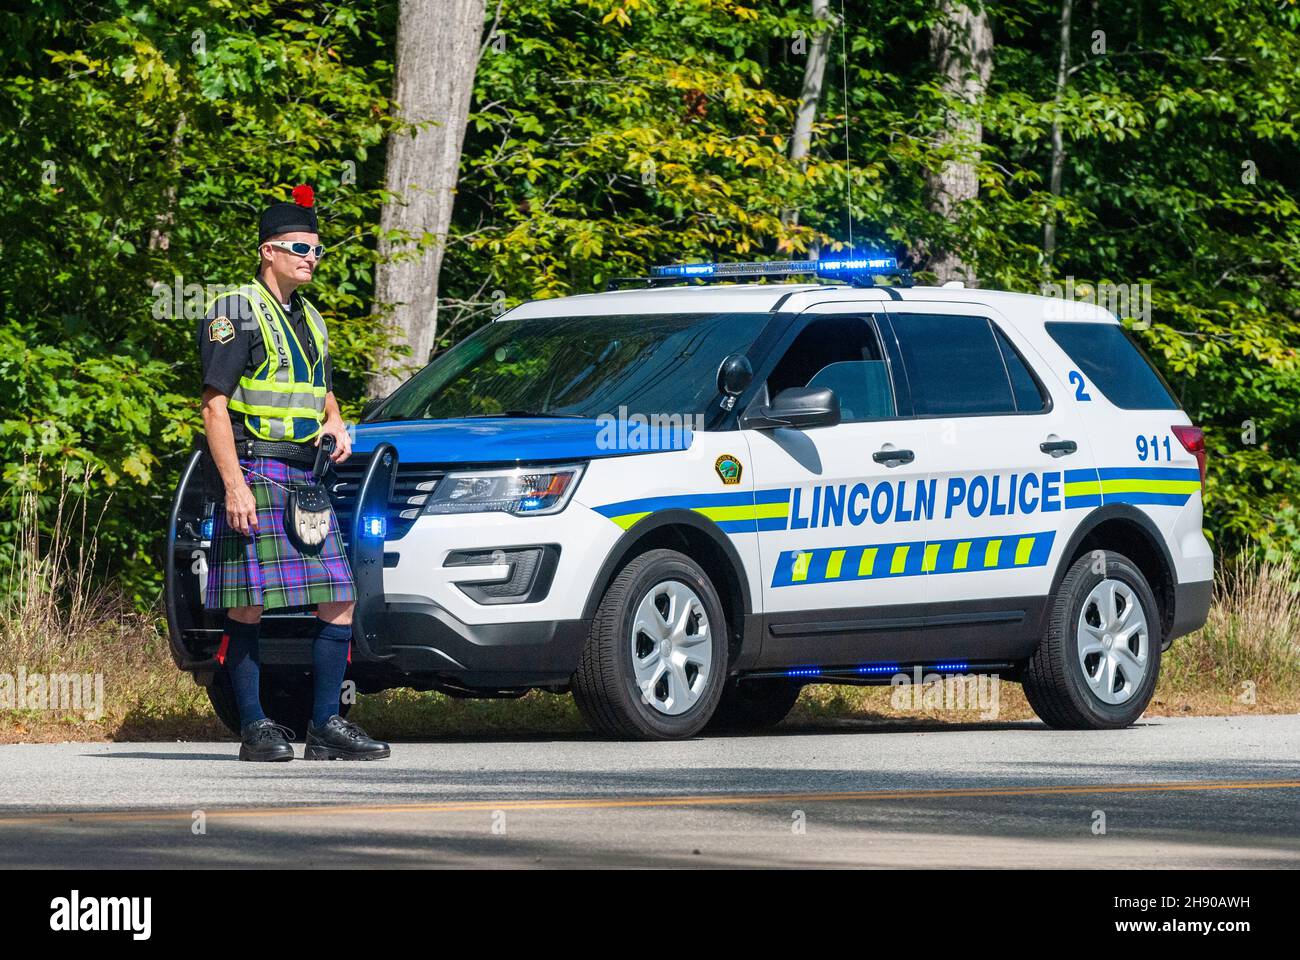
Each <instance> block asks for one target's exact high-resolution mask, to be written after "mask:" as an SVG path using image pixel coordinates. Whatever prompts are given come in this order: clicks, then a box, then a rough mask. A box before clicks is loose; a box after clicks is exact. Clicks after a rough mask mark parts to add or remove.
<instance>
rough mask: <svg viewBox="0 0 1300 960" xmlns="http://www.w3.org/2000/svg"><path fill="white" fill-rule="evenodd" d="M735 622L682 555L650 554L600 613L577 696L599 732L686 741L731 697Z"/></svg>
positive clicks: (617, 585)
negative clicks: (730, 626) (727, 693)
mask: <svg viewBox="0 0 1300 960" xmlns="http://www.w3.org/2000/svg"><path fill="white" fill-rule="evenodd" d="M727 636H728V632H727V621H726V617H725V616H724V615H723V612H722V603H721V601H720V600H719V599H718V594H717V591H716V590H714V588H713V584H712V583H711V582H710V580H709V577H708V575H707V574H706V573H705V572H704V570H703V569H701V568H700V566H699V565H698V564H697V563H696V562H695V561H694V560H692V559H690V558H689V557H687V556H685V555H684V554H681V553H678V552H676V551H675V550H649V551H647V552H646V553H643V554H641V555H640V556H639V557H636V558H635V559H633V560H632V561H631V562H630V563H628V565H627V566H625V567H624V568H623V569H622V570H621V571H620V572H619V574H618V576H616V577H615V578H614V582H613V583H611V584H610V585H609V589H608V590H606V591H605V596H604V598H603V599H602V600H601V602H600V607H599V608H598V609H597V611H596V617H595V619H594V620H593V621H592V624H591V632H590V633H589V634H588V636H587V643H586V646H585V647H584V648H583V651H582V658H581V659H580V660H579V662H578V669H577V671H576V672H575V673H574V674H573V697H574V700H576V701H577V704H578V709H579V710H580V711H581V713H582V715H583V717H584V718H585V719H586V720H587V722H588V723H589V724H590V725H591V726H592V727H593V728H594V729H595V730H596V731H597V732H599V733H602V734H605V735H606V736H610V737H616V738H618V739H622V740H679V739H683V738H686V737H692V736H694V735H695V734H697V733H699V732H700V730H701V729H703V727H704V725H705V724H706V723H707V722H708V721H709V718H710V717H711V716H712V715H713V711H714V709H715V708H716V707H717V705H718V698H719V697H721V696H722V687H723V684H724V681H725V679H726V673H727Z"/></svg>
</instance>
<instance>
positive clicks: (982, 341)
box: [891, 313, 1043, 417]
mask: <svg viewBox="0 0 1300 960" xmlns="http://www.w3.org/2000/svg"><path fill="white" fill-rule="evenodd" d="M891 319H892V321H893V324H894V331H895V333H897V334H898V347H899V350H900V351H901V352H902V355H903V365H904V367H906V369H907V380H908V384H909V385H910V386H911V388H912V407H913V412H914V413H915V414H916V415H917V416H918V417H934V416H958V417H959V416H977V415H981V414H984V415H987V414H1005V413H1016V412H1017V406H1016V395H1015V393H1014V392H1013V391H1012V389H1011V380H1010V379H1009V377H1008V373H1007V371H1008V367H1009V364H1008V362H1007V361H1005V360H1004V359H1003V355H1002V348H1001V347H1000V346H999V344H998V339H997V336H995V335H994V332H993V328H992V326H991V325H990V324H989V321H988V320H987V319H986V318H984V317H954V316H939V315H933V314H917V313H903V314H895V315H893V317H892V318H891ZM1007 348H1008V351H1009V353H1010V355H1011V358H1012V359H1013V360H1014V361H1015V363H1017V364H1020V365H1021V366H1022V367H1023V363H1022V362H1021V361H1020V359H1019V357H1018V356H1017V355H1016V352H1015V351H1014V350H1012V349H1010V344H1008V345H1007ZM1025 374H1026V375H1028V371H1025ZM1029 379H1030V381H1031V383H1032V380H1033V377H1032V376H1031V377H1029ZM1032 390H1033V392H1034V393H1036V392H1037V390H1038V387H1037V385H1036V384H1033V385H1032ZM1026 396H1028V395H1026ZM1026 402H1027V403H1029V404H1030V406H1031V407H1032V408H1033V409H1042V405H1043V404H1042V400H1041V397H1040V398H1039V399H1038V400H1037V401H1029V400H1027V401H1026Z"/></svg>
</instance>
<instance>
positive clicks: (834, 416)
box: [740, 387, 840, 430]
mask: <svg viewBox="0 0 1300 960" xmlns="http://www.w3.org/2000/svg"><path fill="white" fill-rule="evenodd" d="M839 422H840V399H839V397H837V396H835V391H834V390H832V389H831V388H830V387H820V388H818V387H790V388H788V389H786V390H782V391H781V392H780V393H778V394H777V395H776V399H775V400H773V401H772V402H771V404H758V405H754V406H751V407H750V408H749V409H748V410H746V411H745V415H744V416H743V417H741V418H740V425H741V427H742V428H744V429H746V430H773V429H775V428H777V427H794V428H795V429H797V430H809V429H812V428H813V427H834V426H836V425H838V424H839Z"/></svg>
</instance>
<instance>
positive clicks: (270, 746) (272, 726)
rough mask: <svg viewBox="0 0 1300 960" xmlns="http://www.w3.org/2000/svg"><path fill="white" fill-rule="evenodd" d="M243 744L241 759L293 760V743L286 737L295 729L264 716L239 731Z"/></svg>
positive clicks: (240, 750)
mask: <svg viewBox="0 0 1300 960" xmlns="http://www.w3.org/2000/svg"><path fill="white" fill-rule="evenodd" d="M239 736H240V739H241V740H243V741H244V742H243V745H242V746H241V747H240V748H239V759H240V760H260V761H268V760H271V761H273V760H292V759H293V745H292V744H291V743H289V740H288V739H286V737H288V738H292V737H293V731H292V730H290V729H289V728H288V727H282V726H280V725H279V724H278V723H275V722H274V721H272V720H270V719H269V718H266V717H263V718H262V719H261V720H254V721H253V722H252V723H249V724H245V725H244V726H243V727H242V728H241V729H240V731H239Z"/></svg>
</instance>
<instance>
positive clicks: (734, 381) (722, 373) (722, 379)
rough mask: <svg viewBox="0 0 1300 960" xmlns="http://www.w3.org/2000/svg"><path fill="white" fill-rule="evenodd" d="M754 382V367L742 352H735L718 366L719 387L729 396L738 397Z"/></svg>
mask: <svg viewBox="0 0 1300 960" xmlns="http://www.w3.org/2000/svg"><path fill="white" fill-rule="evenodd" d="M753 382H754V368H753V367H752V366H750V365H749V360H748V359H747V358H746V357H745V355H744V354H741V353H733V354H731V355H730V356H728V357H726V358H725V359H723V361H722V363H721V364H720V365H719V366H718V389H719V390H721V391H722V392H723V393H724V394H726V395H727V396H729V397H738V396H740V395H741V394H742V393H744V392H745V391H746V390H748V389H749V385H750V384H751V383H753Z"/></svg>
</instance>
